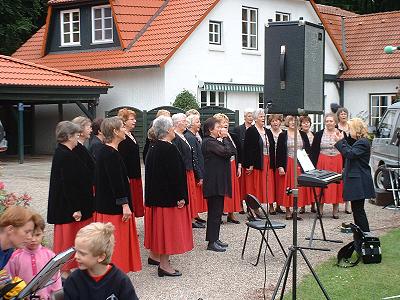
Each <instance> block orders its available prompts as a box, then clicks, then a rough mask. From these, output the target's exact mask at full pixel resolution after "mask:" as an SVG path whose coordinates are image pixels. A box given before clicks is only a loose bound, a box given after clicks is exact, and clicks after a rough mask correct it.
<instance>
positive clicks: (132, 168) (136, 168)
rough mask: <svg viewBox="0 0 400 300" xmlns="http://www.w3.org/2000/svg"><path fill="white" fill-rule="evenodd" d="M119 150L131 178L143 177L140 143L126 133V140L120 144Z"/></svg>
mask: <svg viewBox="0 0 400 300" xmlns="http://www.w3.org/2000/svg"><path fill="white" fill-rule="evenodd" d="M118 152H119V153H120V154H121V156H122V159H123V160H124V163H125V167H126V170H127V172H128V177H129V178H141V177H142V174H141V173H142V172H141V165H140V154H139V145H138V143H135V142H134V141H133V140H132V139H131V138H130V137H129V136H128V135H125V140H123V141H121V142H120V143H119V145H118Z"/></svg>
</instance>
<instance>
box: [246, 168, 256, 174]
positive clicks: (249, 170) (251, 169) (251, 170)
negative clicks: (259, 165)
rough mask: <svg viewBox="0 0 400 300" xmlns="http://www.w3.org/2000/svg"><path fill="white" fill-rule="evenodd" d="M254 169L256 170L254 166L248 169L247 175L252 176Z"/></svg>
mask: <svg viewBox="0 0 400 300" xmlns="http://www.w3.org/2000/svg"><path fill="white" fill-rule="evenodd" d="M253 168H254V166H250V167H248V168H247V169H246V174H247V175H250V174H251V172H253Z"/></svg>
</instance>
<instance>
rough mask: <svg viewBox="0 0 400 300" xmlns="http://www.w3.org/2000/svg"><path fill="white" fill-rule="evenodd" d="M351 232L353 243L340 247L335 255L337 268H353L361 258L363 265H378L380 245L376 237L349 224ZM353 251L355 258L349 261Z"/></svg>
mask: <svg viewBox="0 0 400 300" xmlns="http://www.w3.org/2000/svg"><path fill="white" fill-rule="evenodd" d="M350 227H351V230H352V231H353V242H350V243H349V244H347V245H346V246H344V247H342V248H341V249H340V250H339V252H338V255H337V265H338V266H339V267H344V268H348V267H354V266H356V265H357V264H358V263H359V262H360V259H361V258H362V260H363V263H364V264H372V263H380V262H381V261H382V253H381V243H380V241H379V238H378V237H373V236H370V235H367V234H366V233H365V232H363V231H362V230H361V228H360V227H358V226H357V225H354V224H352V223H350ZM354 251H355V252H356V256H355V258H353V260H352V259H351V258H352V256H353V253H354Z"/></svg>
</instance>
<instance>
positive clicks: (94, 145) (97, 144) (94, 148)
mask: <svg viewBox="0 0 400 300" xmlns="http://www.w3.org/2000/svg"><path fill="white" fill-rule="evenodd" d="M103 147H104V143H103V142H102V141H101V140H100V139H99V138H98V137H97V136H95V135H93V136H92V137H90V140H89V153H90V154H91V155H92V157H93V159H94V161H95V162H96V159H97V156H98V154H99V152H100V150H101V148H103Z"/></svg>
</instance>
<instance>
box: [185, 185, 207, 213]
mask: <svg viewBox="0 0 400 300" xmlns="http://www.w3.org/2000/svg"><path fill="white" fill-rule="evenodd" d="M196 198H197V211H198V212H199V213H203V212H206V211H207V210H208V209H207V201H206V200H205V199H204V197H203V185H198V184H197V183H196ZM189 205H190V204H189ZM195 217H197V215H196V216H195Z"/></svg>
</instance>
